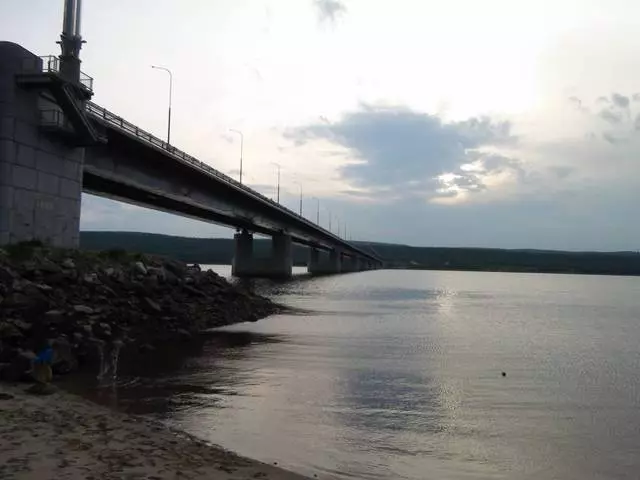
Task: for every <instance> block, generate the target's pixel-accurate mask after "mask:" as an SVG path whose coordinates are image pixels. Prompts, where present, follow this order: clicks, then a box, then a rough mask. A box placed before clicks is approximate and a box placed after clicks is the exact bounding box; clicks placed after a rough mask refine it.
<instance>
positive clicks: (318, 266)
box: [307, 248, 342, 275]
mask: <svg viewBox="0 0 640 480" xmlns="http://www.w3.org/2000/svg"><path fill="white" fill-rule="evenodd" d="M323 257H324V258H323ZM340 257H341V256H340V254H339V253H338V251H337V250H331V251H329V255H328V256H325V255H324V254H323V252H320V250H318V249H317V248H309V263H308V265H307V269H308V271H309V273H311V274H312V275H331V274H334V273H340V272H341V271H342V265H341V258H340Z"/></svg>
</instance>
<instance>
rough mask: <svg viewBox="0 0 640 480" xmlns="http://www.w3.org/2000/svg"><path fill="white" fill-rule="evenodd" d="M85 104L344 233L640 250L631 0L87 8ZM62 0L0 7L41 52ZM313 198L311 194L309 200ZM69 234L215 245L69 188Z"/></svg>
mask: <svg viewBox="0 0 640 480" xmlns="http://www.w3.org/2000/svg"><path fill="white" fill-rule="evenodd" d="M83 3H84V12H83V13H84V15H83V24H82V33H83V36H84V38H85V40H86V41H87V43H86V45H85V47H84V48H83V51H82V57H83V70H84V71H85V72H87V73H88V74H90V75H92V76H93V77H94V78H95V92H96V94H95V97H94V100H95V101H96V102H97V103H99V104H101V105H103V106H105V107H106V108H108V109H110V110H112V111H114V112H116V113H118V114H119V115H122V116H123V117H125V118H127V119H128V120H130V121H132V122H134V123H136V124H137V125H139V126H140V127H141V128H145V129H147V130H148V131H150V132H152V133H154V134H156V135H158V136H161V137H164V135H165V134H166V107H167V86H168V77H167V75H166V74H165V73H164V72H161V71H157V70H153V69H151V68H150V65H151V64H158V65H164V66H167V67H169V68H171V70H172V71H173V75H174V97H173V102H174V103H173V106H174V108H173V115H174V118H173V125H172V143H174V144H175V145H176V146H178V147H179V148H182V149H183V150H185V151H187V152H189V153H191V154H193V155H195V156H197V157H199V158H200V159H201V160H203V161H205V162H207V163H209V164H210V165H212V166H214V167H215V168H218V169H219V170H221V171H223V172H225V173H227V174H230V175H234V176H237V174H238V158H239V139H238V136H237V135H234V133H233V132H230V131H229V129H238V130H241V131H242V132H243V133H244V137H245V155H244V157H245V162H244V180H245V181H246V182H247V183H249V184H251V185H253V186H254V187H255V188H256V189H258V190H260V191H262V192H263V193H265V194H266V195H269V196H273V195H274V187H275V182H276V175H277V173H276V172H277V167H276V166H275V165H274V163H278V164H280V165H281V167H282V189H283V193H282V195H281V198H282V200H283V202H284V203H286V204H287V205H288V206H290V207H291V208H297V203H298V198H299V197H298V196H299V192H300V189H302V192H303V197H304V212H305V214H306V215H307V216H309V218H312V219H315V217H316V208H317V206H318V203H319V205H320V217H321V222H322V223H323V224H324V225H325V226H327V225H328V219H329V215H331V216H332V228H333V229H334V230H335V229H336V227H337V225H338V224H340V226H341V228H343V226H344V225H345V224H346V225H347V231H348V235H349V236H351V237H353V238H357V239H368V240H376V241H387V242H399V243H409V244H413V245H440V246H482V247H508V248H557V249H572V250H581V249H593V250H619V249H633V250H637V249H638V248H640V222H638V220H637V217H638V214H637V206H638V204H639V203H640V202H639V201H640V193H639V190H638V177H639V175H640V164H639V163H638V156H639V154H640V55H638V52H640V34H639V33H638V32H639V31H640V2H637V0H531V1H530V0H483V1H477V0H447V1H429V0H394V1H388V0H215V1H214V0H180V1H177V0H136V1H131V0H109V1H107V0H85V1H84V2H83ZM62 6H63V0H21V1H20V2H17V1H16V2H9V1H7V0H5V1H3V2H2V5H0V32H2V37H3V39H6V40H11V41H14V42H16V43H20V44H22V45H23V46H25V47H26V48H28V49H29V50H31V51H33V52H36V53H38V54H49V53H57V52H58V50H57V45H55V41H56V40H57V36H58V34H59V30H60V24H61V18H62ZM316 199H318V200H316ZM82 226H83V228H84V229H92V230H96V229H102V230H105V229H106V230H133V231H141V230H142V231H149V232H161V233H170V234H179V235H193V236H230V235H231V234H232V232H231V231H230V230H229V229H225V228H221V227H218V226H213V225H208V224H205V223H200V222H195V221H192V220H187V219H183V218H179V217H176V216H170V215H167V214H163V213H159V212H154V211H149V210H143V209H140V208H138V207H133V206H130V205H126V204H121V203H115V202H112V201H108V200H105V199H101V198H97V197H92V196H85V197H84V198H83V215H82Z"/></svg>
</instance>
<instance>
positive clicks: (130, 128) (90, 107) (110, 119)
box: [86, 102, 346, 242]
mask: <svg viewBox="0 0 640 480" xmlns="http://www.w3.org/2000/svg"><path fill="white" fill-rule="evenodd" d="M86 108H87V112H88V113H90V114H91V115H93V116H94V117H97V118H99V119H101V120H103V121H104V122H107V123H108V124H110V125H113V126H115V127H117V128H119V129H121V130H123V131H125V132H128V133H130V134H132V135H134V136H135V137H136V138H138V139H140V140H142V141H144V142H146V143H148V144H150V145H153V146H155V147H158V148H161V149H162V150H164V151H166V152H168V153H169V154H171V155H174V156H176V157H178V158H180V159H182V160H184V161H185V162H188V163H190V164H191V165H193V166H194V167H197V168H198V169H200V170H203V171H205V172H206V173H208V174H210V175H213V176H214V177H217V178H219V179H221V180H223V181H225V182H227V183H230V184H232V185H234V186H235V187H237V188H239V189H241V190H243V191H245V192H247V193H249V194H250V195H252V196H254V197H258V198H260V199H261V200H263V201H265V202H267V203H269V204H271V205H272V206H274V207H275V208H277V209H278V210H281V211H283V212H286V213H288V214H290V215H294V216H296V217H298V219H300V220H302V221H303V222H305V223H307V224H308V225H309V226H312V227H313V228H316V229H318V230H321V231H322V232H324V233H325V234H326V235H328V236H330V237H332V238H334V239H335V240H337V241H338V242H346V240H343V239H341V238H340V237H338V236H336V235H335V234H333V233H332V232H330V231H328V230H326V229H324V228H323V227H321V226H320V225H316V224H315V223H312V222H310V221H309V220H307V219H306V218H304V217H303V216H302V215H300V214H298V213H297V212H294V211H293V210H291V209H289V208H287V207H285V206H283V205H281V204H279V203H277V202H275V201H274V200H272V199H271V198H269V197H266V196H265V195H263V194H261V193H260V192H257V191H256V190H254V189H252V188H250V187H247V186H246V185H244V184H242V183H240V182H238V181H237V180H234V179H233V178H231V177H229V176H228V175H225V174H224V173H222V172H220V171H219V170H216V169H215V168H213V167H211V166H209V165H207V164H206V163H204V162H201V161H200V160H198V159H197V158H195V157H192V156H191V155H189V154H188V153H185V152H183V151H182V150H179V149H177V148H175V147H173V146H171V145H169V144H168V143H167V142H165V141H164V140H161V139H159V138H158V137H156V136H155V135H152V134H151V133H149V132H147V131H145V130H143V129H141V128H139V127H138V126H136V125H134V124H133V123H131V122H128V121H126V120H125V119H124V118H122V117H120V116H118V115H116V114H114V113H112V112H110V111H109V110H107V109H106V108H104V107H101V106H100V105H97V104H95V103H93V102H87V104H86Z"/></svg>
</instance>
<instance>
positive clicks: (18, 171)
mask: <svg viewBox="0 0 640 480" xmlns="http://www.w3.org/2000/svg"><path fill="white" fill-rule="evenodd" d="M41 71H42V59H40V58H39V57H37V56H35V55H33V54H32V53H31V52H29V51H28V50H25V49H24V48H22V47H21V46H19V45H16V44H14V43H10V42H0V245H2V244H8V243H17V242H21V241H27V240H40V241H42V242H44V243H47V244H50V245H52V246H56V247H66V248H75V247H77V246H78V243H79V234H80V200H81V192H82V166H83V161H84V148H83V147H79V146H77V145H74V144H73V143H66V142H64V141H63V139H62V137H55V138H54V137H52V136H50V135H47V133H46V132H45V131H44V129H45V128H46V127H47V124H46V120H55V121H56V122H57V121H59V120H60V119H62V118H64V116H63V113H62V111H61V110H60V109H59V108H58V107H57V106H56V104H55V103H53V102H51V101H48V100H46V99H45V98H44V97H43V96H42V92H41V90H39V89H38V88H35V87H28V86H23V85H21V84H19V83H18V77H19V76H21V75H25V74H26V73H27V74H28V73H29V72H32V73H34V74H35V72H37V73H41Z"/></svg>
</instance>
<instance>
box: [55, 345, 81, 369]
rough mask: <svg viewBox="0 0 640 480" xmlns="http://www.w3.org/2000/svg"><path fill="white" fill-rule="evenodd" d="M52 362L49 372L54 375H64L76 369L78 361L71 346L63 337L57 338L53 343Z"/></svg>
mask: <svg viewBox="0 0 640 480" xmlns="http://www.w3.org/2000/svg"><path fill="white" fill-rule="evenodd" d="M52 347H53V361H52V362H51V370H52V371H53V373H55V374H65V373H70V372H73V371H75V370H76V369H77V368H78V359H77V358H76V356H75V354H74V352H73V346H72V345H71V343H69V340H67V339H66V338H65V337H58V338H56V339H55V340H54V341H53V345H52Z"/></svg>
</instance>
